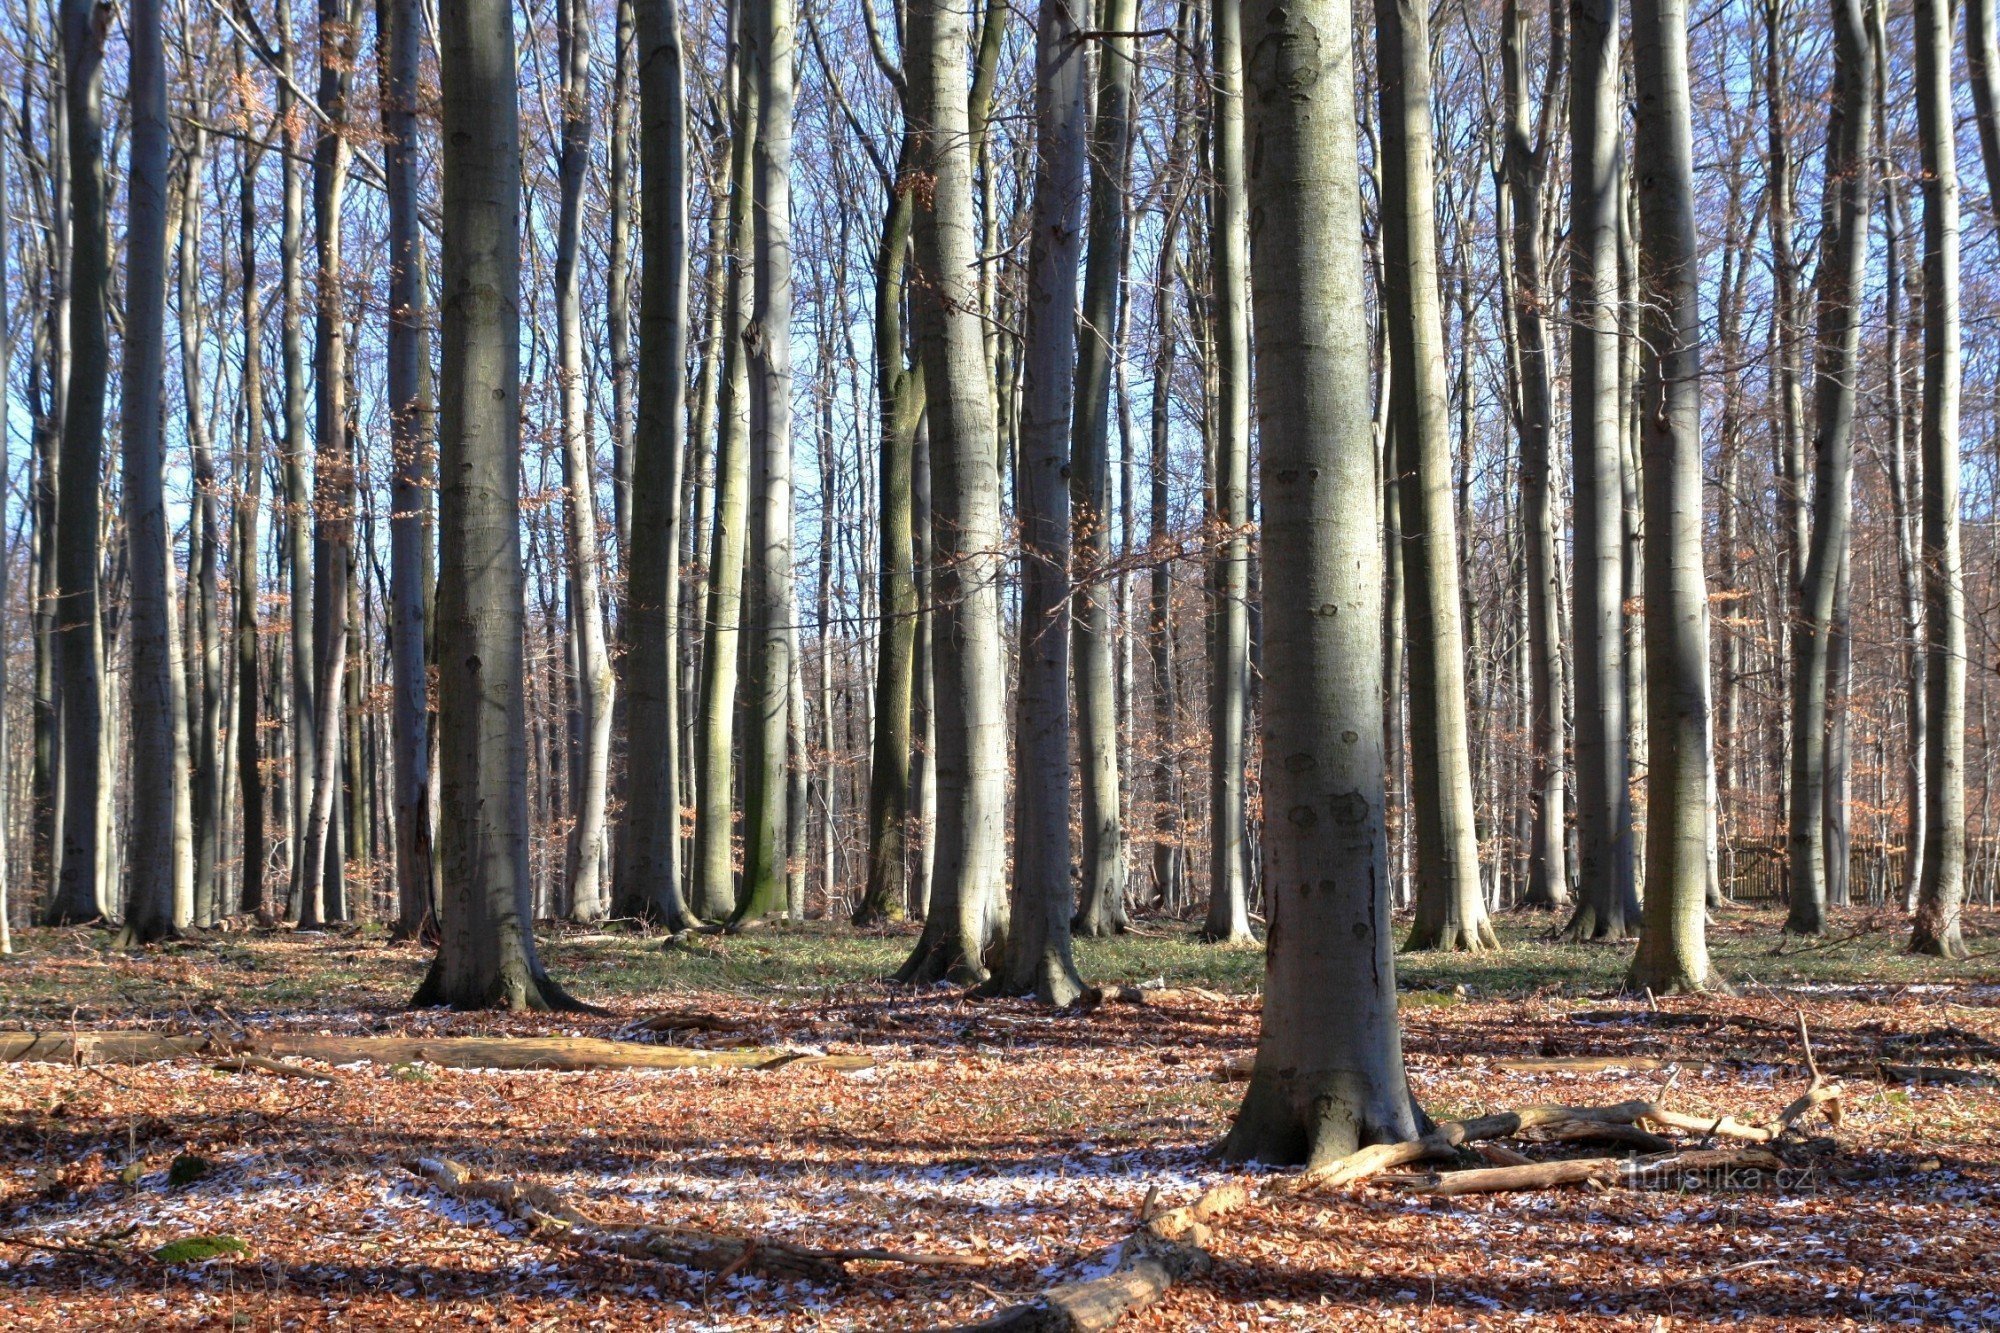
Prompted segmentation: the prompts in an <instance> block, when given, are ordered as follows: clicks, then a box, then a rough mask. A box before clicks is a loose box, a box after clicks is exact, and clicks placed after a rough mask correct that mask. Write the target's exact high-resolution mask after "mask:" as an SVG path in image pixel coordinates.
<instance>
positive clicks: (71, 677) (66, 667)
mask: <svg viewBox="0 0 2000 1333" xmlns="http://www.w3.org/2000/svg"><path fill="white" fill-rule="evenodd" d="M154 12H155V14H156V15H157V11H154ZM135 13H136V11H135ZM111 17H112V11H111V10H110V9H108V8H103V7H100V6H98V5H97V4H95V3H94V2H93V0H62V11H61V18H62V44H63V69H64V77H65V94H66V102H67V110H68V120H69V125H68V130H69V187H70V200H69V208H70V226H71V237H72V239H71V242H70V270H69V296H70V308H69V315H70V320H69V343H70V358H71V360H70V367H69V385H68V389H67V393H66V395H65V400H64V404H63V413H62V453H61V457H60V473H59V482H58V485H59V487H60V489H59V491H58V494H57V500H56V512H55V515H54V520H55V521H54V522H53V523H52V524H51V525H50V527H51V530H52V531H53V532H54V533H55V543H56V552H55V555H56V580H55V581H56V586H55V595H54V596H53V597H52V598H50V599H49V601H50V603H51V606H50V612H51V614H52V616H53V618H54V623H55V640H56V661H57V675H58V678H59V679H58V688H59V690H60V697H61V704H60V707H61V722H62V753H61V757H60V759H59V760H58V763H59V766H60V769H61V773H62V809H63V812H64V817H63V818H61V819H60V820H59V821H58V825H59V837H60V840H61V856H60V860H59V862H58V870H57V879H56V885H55V892H54V894H53V895H51V897H50V900H49V906H48V912H47V920H48V922H49V923H50V924H52V925H63V924H66V923H69V922H74V921H90V920H94V919H96V918H97V917H99V916H102V915H103V912H102V910H101V908H100V907H99V899H100V897H101V891H102V884H101V880H100V874H99V871H100V868H101V861H102V856H101V852H102V849H101V848H100V846H99V834H100V832H101V830H100V828H99V821H98V819H97V817H96V812H97V809H98V805H99V799H100V796H101V794H102V791H103V787H104V783H105V780H106V776H107V775H106V774H105V772H104V769H103V735H104V711H103V700H102V697H101V696H100V693H99V675H100V672H101V670H102V664H103V650H102V645H101V643H100V639H99V636H100V633H101V625H102V620H101V617H100V616H99V614H98V602H97V551H98V547H97V541H98V526H99V523H100V521H101V520H100V515H99V509H100V501H99V490H98V474H99V473H100V471H101V470H102V468H103V463H104V395H105V388H106V381H107V379H108V378H109V375H110V361H111V354H110V347H109V343H108V339H107V330H106V327H105V319H106V307H107V305H108V304H109V303H110V288H111V275H110V271H109V270H110V262H109V260H110V245H109V234H110V231H109V223H108V221H107V219H106V216H105V213H106V210H105V200H104V70H103V63H104V35H105V29H106V28H107V26H108V25H109V24H110V22H111ZM162 96H164V93H162ZM160 129H161V131H162V132H164V131H165V124H164V120H162V123H161V125H160ZM161 170H162V172H164V171H165V164H164V163H162V164H161ZM158 203H159V205H160V207H162V208H164V207H165V206H166V199H165V196H164V192H162V194H161V197H160V198H159V200H158ZM162 235H163V236H164V232H163V233H162ZM164 243H165V242H164V240H163V241H162V245H164ZM162 262H164V260H163V261H162ZM163 280H164V278H163ZM162 299H163V300H164V299H165V298H164V292H163V293H162ZM156 383H157V381H156ZM156 401H157V400H156ZM164 522H165V519H164V516H162V518H161V523H162V524H163V525H164ZM163 530H164V529H163ZM163 540H164V538H163ZM161 572H162V573H164V569H162V571H161ZM158 612H159V614H161V615H164V614H165V607H164V605H162V606H161V607H160V608H159V609H158ZM154 628H156V629H159V628H163V627H161V626H155V627H154ZM164 651H165V649H164V643H162V646H161V652H162V654H163V655H164ZM150 665H151V664H150V662H149V666H150ZM149 679H150V678H149ZM165 720H166V719H165V716H164V714H162V715H161V717H160V718H159V721H160V722H161V723H162V724H164V723H165ZM154 739H157V738H153V737H149V738H148V743H149V744H150V743H151V742H152V740H154ZM156 771H157V770H156ZM160 813H161V812H160V811H158V810H149V811H148V812H147V814H148V818H149V819H151V818H154V817H156V816H159V815H160ZM165 813H166V817H168V818H170V817H171V813H172V812H171V809H169V810H167V811H166V812H165ZM149 827H151V826H150V825H149ZM155 845H156V846H163V845H165V843H164V835H163V839H162V842H161V843H159V844H155ZM155 859H157V858H155ZM156 869H157V868H156V867H152V868H149V869H148V872H147V873H148V874H151V873H154V872H155V870H156Z"/></svg>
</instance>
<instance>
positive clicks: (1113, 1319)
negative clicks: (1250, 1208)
mask: <svg viewBox="0 0 2000 1333" xmlns="http://www.w3.org/2000/svg"><path fill="white" fill-rule="evenodd" d="M1155 1193H1156V1191H1149V1192H1148V1194H1147V1205H1148V1207H1149V1208H1150V1206H1151V1202H1152V1199H1153V1197H1154V1195H1155ZM1251 1197H1252V1194H1251V1188H1250V1186H1249V1185H1248V1184H1247V1183H1245V1182H1242V1181H1224V1182H1223V1183H1221V1184H1219V1185H1215V1186H1213V1187H1211V1188H1210V1189H1208V1190H1207V1191H1205V1192H1204V1193H1203V1194H1202V1196H1201V1197H1200V1198H1198V1199H1196V1200H1195V1201H1194V1202H1193V1203H1191V1204H1184V1205H1182V1206H1181V1207H1179V1208H1170V1209H1168V1210H1166V1211H1165V1212H1162V1213H1156V1214H1153V1215H1152V1216H1150V1217H1148V1218H1146V1219H1145V1220H1144V1221H1143V1223H1142V1224H1141V1226H1140V1228H1139V1230H1138V1231H1136V1232H1134V1233H1133V1234H1132V1235H1130V1236H1128V1237H1126V1238H1125V1239H1124V1240H1123V1241H1120V1242H1119V1243H1118V1244H1117V1245H1114V1246H1112V1247H1111V1248H1110V1249H1108V1250H1105V1251H1103V1252H1102V1253H1101V1254H1099V1255H1098V1256H1097V1258H1096V1259H1095V1260H1094V1261H1093V1262H1092V1264H1091V1269H1092V1270H1095V1272H1096V1275H1095V1276H1092V1277H1087V1278H1080V1279H1078V1280H1077V1281H1074V1282H1065V1283H1062V1284H1060V1285H1058V1286H1054V1287H1050V1288H1049V1289H1048V1290H1046V1291H1044V1292H1043V1293H1042V1294H1041V1295H1040V1296H1038V1297H1036V1298H1035V1299H1034V1300H1032V1301H1029V1302H1027V1303H1025V1304H1022V1305H1016V1306H1014V1307H1012V1308H1011V1309H1006V1310H1002V1311H1001V1312H1000V1313H998V1314H996V1315H994V1316H992V1317H991V1318H989V1319H986V1320H983V1321H981V1322H980V1323H977V1324H970V1325H967V1326H966V1328H967V1330H971V1329H978V1330H981V1331H982V1333H1002V1331H1004V1333H1044V1331H1046V1333H1091V1331H1092V1330H1096V1329H1105V1328H1110V1327H1111V1326H1112V1325H1113V1324H1115V1323H1117V1322H1118V1321H1119V1320H1120V1319H1122V1318H1124V1317H1125V1316H1126V1315H1128V1314H1131V1313H1132V1312H1133V1311H1135V1310H1142V1309H1144V1308H1145V1307H1146V1306H1148V1305H1151V1304H1152V1303H1153V1302H1154V1301H1156V1300H1158V1299H1159V1298H1160V1297H1161V1296H1163V1295H1165V1294H1166V1292H1167V1290H1168V1288H1170V1287H1172V1286H1173V1285H1174V1283H1176V1282H1178V1281H1180V1280H1181V1279H1182V1278H1184V1277H1187V1276H1189V1275H1190V1274H1194V1273H1201V1272H1206V1271H1207V1269H1208V1267H1209V1265H1210V1264H1211V1263H1212V1262H1213V1261H1212V1260H1211V1259H1210V1258H1209V1254H1208V1251H1207V1250H1206V1249H1205V1248H1204V1246H1206V1245H1207V1243H1208V1239H1209V1224H1211V1223H1216V1222H1220V1221H1221V1220H1222V1219H1223V1218H1225V1217H1227V1216H1228V1215H1229V1214H1231V1213H1233V1212H1235V1211H1236V1210H1237V1209H1239V1208H1242V1207H1243V1206H1244V1205H1245V1204H1248V1203H1249V1202H1250V1200H1251Z"/></svg>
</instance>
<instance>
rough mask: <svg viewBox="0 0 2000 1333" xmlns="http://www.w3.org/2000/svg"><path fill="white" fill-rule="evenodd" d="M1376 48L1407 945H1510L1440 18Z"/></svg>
mask: <svg viewBox="0 0 2000 1333" xmlns="http://www.w3.org/2000/svg"><path fill="white" fill-rule="evenodd" d="M1375 49H1376V60H1377V70H1376V86H1377V90H1378V92H1379V94H1380V102H1381V112H1382V156H1381V178H1382V206H1381V207H1382V220H1381V227H1382V242H1383V245H1382V251H1383V253H1382V257H1383V260H1384V264H1383V269H1382V276H1383V279H1384V281H1383V293H1382V303H1383V307H1384V315H1385V318H1384V323H1385V324H1386V325H1387V328H1388V334H1389V339H1388V341H1389V347H1390V352H1389V356H1390V359H1391V361H1392V362H1393V363H1394V366H1395V373H1394V374H1393V375H1391V376H1390V395H1391V403H1392V409H1391V410H1392V412H1393V414H1394V416H1395V419H1396V421H1397V425H1398V429H1397V431H1396V440H1397V446H1398V450H1397V451H1398V454H1399V456H1400V459H1401V468H1400V471H1399V473H1398V475H1397V477H1396V482H1395V484H1396V487H1397V489H1398V490H1399V491H1400V492H1401V495H1400V498H1401V501H1402V505H1401V510H1402V513H1401V519H1402V525H1403V544H1402V552H1401V554H1402V558H1403V562H1404V570H1405V580H1406V582H1405V590H1404V596H1405V598H1406V601H1405V609H1406V614H1407V616H1408V621H1409V655H1410V667H1409V670H1410V690H1409V701H1410V751H1411V762H1410V805H1411V813H1412V814H1413V815H1414V816H1415V822H1416V844H1417V884H1416V900H1417V919H1416V924H1415V925H1414V927H1413V928H1412V929H1411V931H1410V935H1409V938H1408V940H1407V941H1406V944H1405V947H1406V948H1410V949H1448V950H1473V951H1477V950H1480V949H1485V948H1491V947H1495V946H1497V945H1498V944H1499V940H1498V939H1497V938H1495V936H1494V934H1493V926H1492V923H1491V922H1490V921H1488V919H1487V916H1486V900H1485V899H1484V898H1483V897H1482V896H1481V894H1480V886H1479V837H1478V830H1477V829H1476V828H1475V827H1474V824H1473V813H1472V751H1471V744H1470V740H1469V727H1468V725H1467V720H1466V697H1465V645H1464V637H1463V635H1464V629H1463V620H1462V609H1461V606H1460V591H1459V581H1458V526H1457V520H1456V516H1455V515H1454V514H1453V512H1452V484H1451V418H1450V409H1449V405H1448V404H1447V401H1446V396H1445V376H1444V312H1443V310H1442V308H1441V305H1440V297H1439V292H1438V256H1437V236H1436V228H1435V216H1436V197H1435V196H1436V190H1435V186H1434V183H1433V180H1432V168H1431V156H1432V145H1431V84H1430V23H1429V18H1428V9H1427V7H1426V6H1425V5H1424V4H1423V3H1421V0H1376V4H1375ZM1392 706H1393V700H1392Z"/></svg>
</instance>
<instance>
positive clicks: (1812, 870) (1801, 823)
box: [1785, 0, 1875, 935]
mask: <svg viewBox="0 0 2000 1333" xmlns="http://www.w3.org/2000/svg"><path fill="white" fill-rule="evenodd" d="M1831 10H1832V20H1833V39H1834V76H1833V77H1834V94H1833V101H1832V104H1831V109H1830V111H1829V114H1828V117H1827V127H1826V170H1825V177H1824V179H1825V181H1826V198H1825V202H1824V204H1823V205H1822V207H1821V222H1820V242H1819V247H1820V248H1819V272H1818V277H1817V279H1816V287H1817V290H1816V292H1815V294H1814V295H1815V301H1816V304H1817V306H1818V312H1819V329H1818V337H1817V341H1816V343H1815V346H1814V350H1813V397H1814V403H1815V407H1816V411H1817V418H1818V436H1817V438H1816V439H1815V440H1814V442H1813V445H1814V455H1815V476H1814V483H1813V516H1812V530H1811V534H1810V536H1809V538H1808V546H1807V553H1806V560H1805V580H1804V583H1803V584H1802V586H1801V588H1800V594H1799V617H1798V621H1797V623H1796V624H1795V626H1794V627H1793V630H1792V775H1791V793H1790V795H1791V802H1790V809H1789V811H1788V813H1789V816H1790V821H1791V828H1790V874H1789V876H1788V882H1789V885H1790V889H1791V907H1790V911H1789V912H1788V913H1787V915H1786V917H1785V929H1786V930H1787V931H1788V932H1791V933H1794V934H1802V935H1816V934H1818V933H1820V932H1821V931H1822V930H1824V929H1825V928H1826V905H1827V901H1828V867H1827V855H1826V854H1827V847H1826V814H1827V811H1826V801H1827V791H1826V780H1827V774H1828V752H1827V737H1828V730H1829V727H1830V725H1831V723H1830V720H1829V711H1828V710H1829V708H1830V707H1831V704H1830V702H1829V694H1830V691H1831V689H1832V687H1833V685H1834V684H1835V680H1834V663H1833V642H1832V640H1833V636H1834V634H1835V632H1836V627H1837V626H1836V622H1837V617H1838V613H1839V606H1838V602H1839V592H1840V585H1841V581H1842V579H1843V578H1844V576H1845V573H1844V572H1845V570H1846V568H1847V549H1848V543H1849V535H1848V516H1849V513H1850V511H1851V510H1852V508H1853V495H1852V489H1853V486H1852V478H1853V474H1854V414H1855V398H1856V383H1855V382H1856V378H1857V375H1856V372H1857V370H1858V368H1859V363H1860V349H1861V314H1860V309H1859V307H1860V304H1861V300H1862V294H1863V291H1864V289H1865V287H1866V284H1867V277H1868V211H1869V206H1870V204H1871V203H1872V202H1873V197H1874V188H1875V186H1874V179H1873V172H1872V166H1873V163H1872V159H1871V153H1872V151H1873V144H1872V133H1871V127H1870V124H1869V121H1870V117H1871V116H1872V115H1873V113H1874V108H1875V90H1874V87H1873V83H1874V72H1875V71H1874V65H1873V63H1872V61H1871V59H1870V53H1869V49H1868V32H1867V26H1866V22H1865V20H1864V19H1863V17H1862V11H1861V0H1832V4H1831ZM1843 855H1844V849H1843Z"/></svg>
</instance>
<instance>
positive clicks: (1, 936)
mask: <svg viewBox="0 0 2000 1333" xmlns="http://www.w3.org/2000/svg"><path fill="white" fill-rule="evenodd" d="M7 197H8V195H7V140H6V137H5V136H4V135H0V199H5V198H7ZM8 244H9V237H8V235H7V210H6V209H4V208H0V292H4V291H6V290H7V282H8V277H9V274H8V272H7V255H8V249H7V247H8ZM13 369H14V321H13V319H12V317H11V315H10V314H9V312H8V311H7V310H5V309H3V308H0V384H10V383H12V382H13V381H12V373H13ZM11 401H12V400H11V395H9V394H5V393H0V495H7V494H10V493H11V491H12V479H11V478H10V477H9V475H8V469H9V464H10V462H11V460H10V459H9V458H8V438H7V416H8V407H9V404H10V402H11ZM13 564H14V561H13V548H12V547H11V545H10V546H0V606H6V605H7V604H8V594H9V593H10V592H11V591H12V590H11V588H10V586H9V585H10V583H11V581H12V577H13ZM6 697H7V655H6V654H5V653H0V699H4V698H6ZM6 753H8V746H7V710H6V709H4V708H0V755H4V754H6ZM7 825H8V821H7V820H6V819H4V818H0V958H4V957H6V956H7V955H8V954H11V953H13V952H14V922H13V916H12V908H13V904H12V903H10V902H9V901H8V894H7V890H8V888H9V887H10V882H11V877H10V876H9V875H8V873H7V852H8V847H7Z"/></svg>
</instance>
